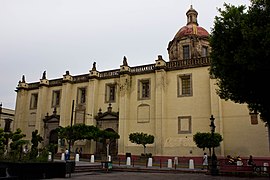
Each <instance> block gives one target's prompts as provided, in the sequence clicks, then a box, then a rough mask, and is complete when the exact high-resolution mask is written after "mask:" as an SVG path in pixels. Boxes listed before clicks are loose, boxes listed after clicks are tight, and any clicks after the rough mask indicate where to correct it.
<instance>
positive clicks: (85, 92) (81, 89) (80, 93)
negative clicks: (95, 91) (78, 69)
mask: <svg viewBox="0 0 270 180" xmlns="http://www.w3.org/2000/svg"><path fill="white" fill-rule="evenodd" d="M83 90H84V98H82V97H83V96H82V95H83ZM86 95H87V91H86V87H78V89H77V104H86ZM82 99H84V101H82Z"/></svg>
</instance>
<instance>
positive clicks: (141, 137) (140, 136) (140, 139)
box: [129, 132, 155, 154]
mask: <svg viewBox="0 0 270 180" xmlns="http://www.w3.org/2000/svg"><path fill="white" fill-rule="evenodd" d="M154 140H155V137H154V136H153V135H150V134H149V135H148V134H146V133H142V132H141V133H139V132H136V133H130V134H129V141H130V142H132V143H136V144H139V145H143V152H144V154H145V151H146V145H147V144H153V143H154Z"/></svg>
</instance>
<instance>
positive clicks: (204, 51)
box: [202, 46, 208, 57]
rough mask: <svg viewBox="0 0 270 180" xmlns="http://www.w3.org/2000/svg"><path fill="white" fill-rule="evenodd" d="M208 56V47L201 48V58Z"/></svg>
mask: <svg viewBox="0 0 270 180" xmlns="http://www.w3.org/2000/svg"><path fill="white" fill-rule="evenodd" d="M207 56H208V47H207V46H203V47H202V57H207Z"/></svg>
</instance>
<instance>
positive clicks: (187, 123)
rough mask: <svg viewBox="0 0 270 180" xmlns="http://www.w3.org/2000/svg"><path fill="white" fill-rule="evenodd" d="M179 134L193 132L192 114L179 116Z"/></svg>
mask: <svg viewBox="0 0 270 180" xmlns="http://www.w3.org/2000/svg"><path fill="white" fill-rule="evenodd" d="M178 134H191V116H179V117H178Z"/></svg>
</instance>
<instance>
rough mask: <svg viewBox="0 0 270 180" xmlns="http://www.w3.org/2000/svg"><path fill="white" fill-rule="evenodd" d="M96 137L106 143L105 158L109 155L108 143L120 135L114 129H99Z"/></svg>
mask: <svg viewBox="0 0 270 180" xmlns="http://www.w3.org/2000/svg"><path fill="white" fill-rule="evenodd" d="M98 138H99V140H100V141H101V142H103V144H106V150H107V153H106V154H107V158H108V156H109V149H110V144H111V143H112V142H113V141H114V140H116V139H119V138H120V136H119V134H118V133H117V132H114V131H109V130H100V131H99V135H98Z"/></svg>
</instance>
